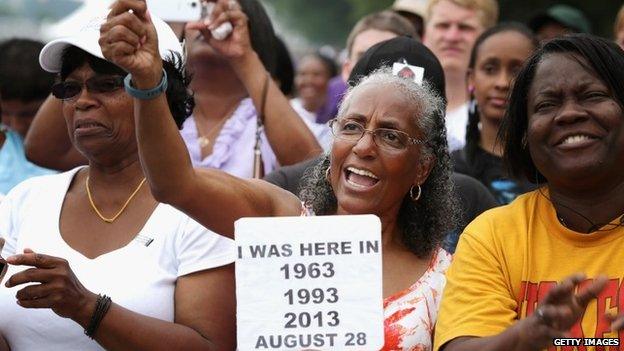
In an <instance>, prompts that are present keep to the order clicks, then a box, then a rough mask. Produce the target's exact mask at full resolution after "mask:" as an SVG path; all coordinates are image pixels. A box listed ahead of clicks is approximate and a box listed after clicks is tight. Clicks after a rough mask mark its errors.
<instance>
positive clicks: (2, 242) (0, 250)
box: [0, 238, 4, 254]
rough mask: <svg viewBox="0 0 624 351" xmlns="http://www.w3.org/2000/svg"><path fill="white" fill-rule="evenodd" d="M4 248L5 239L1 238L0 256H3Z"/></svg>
mask: <svg viewBox="0 0 624 351" xmlns="http://www.w3.org/2000/svg"><path fill="white" fill-rule="evenodd" d="M3 248H4V239H2V238H0V254H2V249H3Z"/></svg>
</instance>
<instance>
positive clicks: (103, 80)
mask: <svg viewBox="0 0 624 351" xmlns="http://www.w3.org/2000/svg"><path fill="white" fill-rule="evenodd" d="M83 86H86V87H87V91H88V92H89V93H92V94H102V93H112V92H114V91H116V90H118V89H121V88H122V87H123V86H124V77H123V76H95V77H91V78H89V79H87V80H86V81H85V82H84V84H83V83H81V82H78V81H75V80H66V81H62V82H58V83H56V84H54V85H53V86H52V95H54V97H56V98H57V99H60V100H71V99H73V98H75V97H77V96H78V95H80V93H81V92H82V87H83Z"/></svg>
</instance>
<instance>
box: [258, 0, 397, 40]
mask: <svg viewBox="0 0 624 351" xmlns="http://www.w3.org/2000/svg"><path fill="white" fill-rule="evenodd" d="M263 2H264V3H266V4H268V5H270V6H271V7H273V8H274V9H275V11H276V14H277V16H278V18H279V20H280V21H282V22H284V24H286V25H287V26H288V27H289V28H293V29H294V30H296V31H298V32H299V33H301V34H302V35H303V36H305V37H306V38H308V39H309V40H311V41H312V42H314V43H318V44H331V45H336V46H343V45H344V41H345V40H346V37H347V35H348V34H349V31H350V30H351V27H353V25H354V24H355V22H357V20H358V19H359V18H361V17H362V16H364V15H366V14H368V13H371V12H374V11H379V10H383V9H385V8H388V7H389V6H390V5H391V4H392V0H313V1H311V0H264V1H263Z"/></svg>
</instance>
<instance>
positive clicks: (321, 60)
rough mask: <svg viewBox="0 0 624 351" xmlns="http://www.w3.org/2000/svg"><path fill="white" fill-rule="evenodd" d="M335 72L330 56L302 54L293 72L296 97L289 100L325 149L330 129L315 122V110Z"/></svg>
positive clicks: (318, 107)
mask: <svg viewBox="0 0 624 351" xmlns="http://www.w3.org/2000/svg"><path fill="white" fill-rule="evenodd" d="M337 73H338V71H337V69H336V64H335V63H334V61H333V60H331V59H330V58H327V57H325V56H323V55H322V54H320V53H314V54H309V55H305V56H303V57H302V58H301V60H299V64H298V65H297V70H296V74H295V88H296V89H297V97H296V98H294V99H291V100H290V104H291V106H292V107H293V109H294V110H295V111H296V112H297V113H298V114H299V116H301V117H302V118H304V119H305V120H306V121H307V122H308V123H309V127H310V129H311V130H312V133H314V135H315V136H316V138H317V140H318V142H319V144H321V146H322V147H323V149H325V150H327V149H328V148H329V146H330V145H331V139H332V137H331V131H330V130H329V127H328V126H327V125H326V124H319V123H316V120H317V114H316V111H318V110H319V109H320V108H321V107H322V106H323V104H324V103H325V100H326V98H327V87H328V84H329V80H330V79H331V78H332V77H334V76H336V74H337Z"/></svg>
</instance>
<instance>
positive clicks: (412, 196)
mask: <svg viewBox="0 0 624 351" xmlns="http://www.w3.org/2000/svg"><path fill="white" fill-rule="evenodd" d="M416 186H417V187H418V195H416V196H414V185H412V187H411V188H410V191H409V195H410V198H411V199H412V201H414V202H416V201H418V199H420V195H422V189H421V188H420V184H418V185H416Z"/></svg>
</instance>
